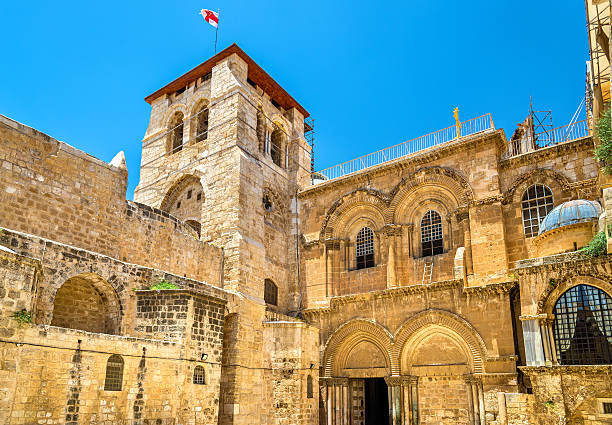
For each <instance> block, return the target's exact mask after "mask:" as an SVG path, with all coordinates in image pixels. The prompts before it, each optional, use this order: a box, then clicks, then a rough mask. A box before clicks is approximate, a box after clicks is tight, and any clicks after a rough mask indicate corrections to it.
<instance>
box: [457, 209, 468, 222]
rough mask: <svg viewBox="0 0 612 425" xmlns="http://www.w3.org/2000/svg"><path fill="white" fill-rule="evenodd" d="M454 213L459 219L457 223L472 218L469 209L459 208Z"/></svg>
mask: <svg viewBox="0 0 612 425" xmlns="http://www.w3.org/2000/svg"><path fill="white" fill-rule="evenodd" d="M454 213H455V217H457V222H461V221H463V220H467V219H468V218H469V217H470V212H469V210H468V208H467V207H460V208H457V209H456V210H455V211H454Z"/></svg>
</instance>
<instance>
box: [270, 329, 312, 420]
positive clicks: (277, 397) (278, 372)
mask: <svg viewBox="0 0 612 425" xmlns="http://www.w3.org/2000/svg"><path fill="white" fill-rule="evenodd" d="M263 335H264V346H265V347H266V348H267V349H266V350H265V352H264V362H263V365H264V374H263V386H262V390H263V394H264V406H263V409H262V419H261V423H265V424H270V425H272V424H274V425H294V424H296V425H298V424H315V423H317V421H318V407H319V377H318V371H319V350H318V329H316V328H314V327H312V326H309V325H307V324H305V323H303V322H298V321H268V322H264V334H263ZM309 381H310V384H309ZM309 390H310V391H309Z"/></svg>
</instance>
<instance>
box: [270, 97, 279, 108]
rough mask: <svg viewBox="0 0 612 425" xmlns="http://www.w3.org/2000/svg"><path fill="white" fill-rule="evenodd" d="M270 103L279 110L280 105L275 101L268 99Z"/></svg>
mask: <svg viewBox="0 0 612 425" xmlns="http://www.w3.org/2000/svg"><path fill="white" fill-rule="evenodd" d="M270 102H271V103H272V105H274V107H275V108H276V109H280V104H279V103H278V102H277V101H276V100H274V99H270Z"/></svg>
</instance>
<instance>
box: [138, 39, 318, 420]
mask: <svg viewBox="0 0 612 425" xmlns="http://www.w3.org/2000/svg"><path fill="white" fill-rule="evenodd" d="M145 100H146V101H147V102H148V103H149V104H151V107H152V111H151V119H150V123H149V127H148V129H147V132H146V135H145V137H144V140H143V147H142V161H141V169H140V182H139V184H138V187H137V188H136V191H135V193H134V199H135V201H137V202H141V203H143V204H147V205H150V206H152V207H155V208H160V209H162V210H163V211H166V212H167V213H168V214H169V219H179V220H182V221H185V222H186V223H188V224H190V225H191V227H192V228H193V236H194V237H197V238H200V239H201V240H202V241H206V242H210V243H212V244H215V245H217V246H220V247H223V251H224V261H223V264H224V266H223V271H222V273H223V287H224V288H225V289H228V290H231V291H234V292H236V293H237V295H236V297H234V299H233V301H230V303H229V304H228V310H229V311H228V313H229V314H226V317H225V326H224V329H223V333H224V346H223V364H224V366H223V368H222V378H221V400H220V409H219V411H220V419H219V423H220V424H252V423H254V422H253V418H257V417H261V418H263V417H264V416H265V415H266V414H267V413H266V412H267V409H266V408H264V407H262V406H264V405H265V403H264V397H265V395H263V394H262V387H261V382H263V379H264V373H265V372H264V369H265V368H264V357H265V356H264V349H265V347H264V346H263V345H264V344H263V341H264V336H265V330H264V325H263V322H264V320H265V317H266V316H265V312H266V310H273V311H277V312H280V313H285V314H293V313H294V312H296V311H298V310H299V309H300V302H301V296H300V290H299V288H298V276H297V273H296V270H297V263H296V249H297V244H298V230H297V220H296V218H297V213H298V212H297V211H296V208H297V207H296V205H297V204H298V203H297V199H296V195H297V191H298V190H299V189H301V188H304V187H305V186H306V185H308V184H310V159H311V148H310V145H309V144H308V143H307V142H306V140H305V138H304V119H305V118H306V117H307V116H308V112H307V111H306V110H305V109H304V108H303V107H302V106H301V105H300V104H298V103H297V102H296V101H295V100H294V99H293V98H292V97H291V96H290V95H289V94H288V93H287V92H286V91H285V90H283V88H282V87H281V86H280V85H279V84H278V83H276V82H275V81H274V80H273V79H272V78H271V77H270V76H269V75H268V74H267V73H266V72H265V71H264V70H263V69H262V68H261V67H259V66H258V65H257V64H256V63H255V62H254V61H253V60H252V59H251V58H250V57H249V56H247V55H246V53H244V52H243V51H242V50H241V49H240V48H239V47H238V46H236V45H235V44H234V45H232V46H230V47H229V48H227V49H225V50H223V51H222V52H220V53H218V54H217V55H215V56H214V57H212V58H210V59H209V60H207V61H206V62H204V63H202V64H201V65H199V66H197V67H196V68H194V69H192V70H191V71H189V72H187V73H186V74H184V75H182V76H181V77H179V78H177V79H176V80H174V81H173V82H171V83H170V84H168V85H166V86H165V87H163V88H162V89H160V90H158V91H156V92H155V93H153V94H151V95H150V96H148V97H147V98H146V99H145ZM176 249H180V246H177V248H176ZM311 345H312V344H311ZM313 361H314V359H313ZM262 423H263V422H262Z"/></svg>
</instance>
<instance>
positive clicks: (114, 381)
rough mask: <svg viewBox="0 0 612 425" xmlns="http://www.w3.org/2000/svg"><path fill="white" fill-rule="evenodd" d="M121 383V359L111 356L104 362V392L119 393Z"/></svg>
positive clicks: (115, 355) (117, 356)
mask: <svg viewBox="0 0 612 425" xmlns="http://www.w3.org/2000/svg"><path fill="white" fill-rule="evenodd" d="M122 383H123V359H122V358H121V356H119V355H117V354H113V355H112V356H110V357H109V358H108V361H107V362H106V377H105V378H104V391H121V386H122Z"/></svg>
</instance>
